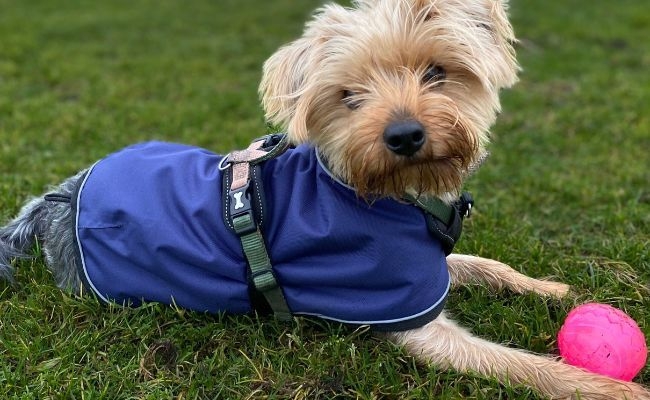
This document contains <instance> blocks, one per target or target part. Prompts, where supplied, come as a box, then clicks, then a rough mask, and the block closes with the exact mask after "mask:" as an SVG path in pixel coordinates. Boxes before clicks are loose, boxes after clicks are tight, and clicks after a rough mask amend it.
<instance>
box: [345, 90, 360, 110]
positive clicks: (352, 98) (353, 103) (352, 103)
mask: <svg viewBox="0 0 650 400" xmlns="http://www.w3.org/2000/svg"><path fill="white" fill-rule="evenodd" d="M356 95H357V93H355V92H353V91H351V90H344V91H343V104H345V105H346V106H347V107H348V108H349V109H350V110H356V109H357V108H359V107H361V100H359V99H358V98H356Z"/></svg>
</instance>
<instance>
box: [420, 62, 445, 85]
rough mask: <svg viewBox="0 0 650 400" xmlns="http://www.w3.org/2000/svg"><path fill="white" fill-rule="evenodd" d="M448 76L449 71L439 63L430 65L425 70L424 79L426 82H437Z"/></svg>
mask: <svg viewBox="0 0 650 400" xmlns="http://www.w3.org/2000/svg"><path fill="white" fill-rule="evenodd" d="M446 77H447V72H445V69H444V68H442V67H441V66H439V65H430V66H429V68H427V70H426V71H425V72H424V76H423V77H422V81H423V82H424V83H436V82H440V81H443V80H445V78H446Z"/></svg>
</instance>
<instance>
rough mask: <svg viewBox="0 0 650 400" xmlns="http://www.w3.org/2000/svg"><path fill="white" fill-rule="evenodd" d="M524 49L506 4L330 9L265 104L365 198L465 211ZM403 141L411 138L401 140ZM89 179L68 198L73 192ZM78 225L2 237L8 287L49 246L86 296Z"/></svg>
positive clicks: (500, 368)
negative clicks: (461, 198) (420, 198)
mask: <svg viewBox="0 0 650 400" xmlns="http://www.w3.org/2000/svg"><path fill="white" fill-rule="evenodd" d="M514 40H515V39H514V35H513V31H512V28H511V26H510V24H509V22H508V20H507V17H506V4H504V2H502V1H500V0H358V1H356V2H355V3H354V6H353V7H352V8H344V7H341V6H338V5H335V4H330V5H326V6H324V7H322V8H321V9H319V10H318V11H317V12H316V14H315V16H314V18H313V19H312V20H311V21H310V22H309V23H308V24H307V26H306V29H305V32H304V34H303V36H302V37H300V38H299V39H297V40H295V41H294V42H292V43H290V44H288V45H286V46H284V47H282V48H281V49H280V50H278V51H277V52H276V53H275V54H274V55H273V56H272V57H271V58H270V59H269V60H268V61H267V62H266V64H265V65H264V74H263V80H262V83H261V85H260V94H261V96H262V102H263V106H264V109H265V111H266V116H267V118H268V120H269V121H271V122H273V123H275V124H277V125H279V126H282V127H283V128H285V129H286V131H287V132H288V135H289V137H290V139H291V141H293V142H294V143H296V144H298V143H303V142H310V143H312V144H313V145H315V146H316V148H317V149H318V152H319V154H320V156H321V158H322V159H323V160H325V162H326V163H327V165H328V166H329V167H330V168H331V170H332V172H333V173H334V174H335V175H337V176H338V177H339V178H340V179H341V180H342V181H344V182H346V183H348V184H349V185H351V186H353V187H354V188H355V189H356V190H357V193H358V194H359V196H361V197H365V198H368V199H372V198H376V197H377V196H385V197H393V198H402V197H403V195H404V194H405V193H410V194H412V195H418V194H423V195H427V196H437V197H439V198H441V199H443V200H444V201H452V200H453V199H454V198H456V197H457V195H458V194H459V192H460V190H461V186H462V182H463V180H464V178H465V177H466V176H467V175H468V174H469V173H470V172H471V171H472V170H473V169H475V168H476V167H477V166H478V165H479V164H480V162H481V161H482V160H483V158H484V157H485V154H486V145H487V143H488V141H489V140H488V133H489V128H490V126H491V125H492V124H493V123H494V121H495V118H496V115H497V113H498V112H499V109H500V105H499V98H498V94H499V90H500V89H502V88H505V87H509V86H511V85H512V84H514V83H515V81H516V80H517V78H516V73H517V69H518V67H517V63H516V61H515V56H514V50H513V47H512V43H513V42H514ZM405 126H407V127H408V129H407V131H408V132H406V133H407V135H406V139H405V136H404V135H403V133H404V129H405V128H404V127H405ZM414 127H415V128H414ZM395 130H397V131H398V132H400V135H398V137H397V138H395V137H393V136H391V135H390V134H389V132H394V131H395ZM416 144H417V145H416ZM404 146H406V149H405V148H404ZM78 179H79V176H75V177H72V178H70V179H69V180H67V181H66V182H64V183H63V184H62V185H61V186H60V187H59V188H58V189H57V191H58V192H60V193H64V194H65V193H70V192H71V190H72V188H73V187H74V186H75V183H76V181H77V180H78ZM71 218H72V215H70V208H69V207H68V205H67V204H61V203H53V202H45V201H43V200H42V199H39V198H37V199H34V200H32V201H31V202H29V203H28V204H27V205H26V206H25V207H24V208H23V210H22V211H21V213H20V215H19V216H18V217H16V219H14V220H13V221H11V222H10V223H9V224H7V225H6V226H4V227H2V228H0V275H1V276H2V277H4V278H6V279H11V272H12V271H11V264H10V262H11V259H12V258H14V257H17V256H21V255H23V254H25V252H26V251H28V250H29V248H30V246H31V245H32V242H33V239H34V238H38V240H39V241H40V242H41V244H42V248H43V249H44V251H45V254H46V261H47V263H48V266H49V268H50V269H51V270H52V271H53V274H54V276H55V279H56V281H57V284H58V285H59V286H60V287H62V288H66V289H68V290H72V291H75V292H81V291H82V287H81V284H80V281H79V278H78V277H77V276H76V270H77V269H76V265H74V263H75V261H74V260H75V257H74V249H73V234H72V232H71V228H70V223H69V221H70V219H71ZM447 262H448V268H449V272H450V274H451V278H452V282H453V284H454V285H465V284H483V285H487V286H489V287H491V288H494V289H502V288H507V289H510V290H512V291H514V292H516V293H524V292H535V293H538V294H540V295H543V296H555V297H561V296H565V295H566V294H567V293H568V291H569V287H568V286H567V285H565V284H562V283H556V282H549V281H540V280H536V279H533V278H529V277H527V276H524V275H522V274H520V273H518V272H516V271H515V270H514V269H512V268H510V267H509V266H507V265H505V264H502V263H499V262H498V261H493V260H487V259H483V258H478V257H472V256H466V255H458V254H452V255H450V256H449V257H448V258H447ZM386 337H387V338H388V339H389V340H392V341H394V342H395V343H397V344H399V345H401V346H403V347H404V348H405V349H406V350H407V351H408V352H409V353H410V354H412V355H413V356H414V357H416V358H417V359H418V360H420V361H421V362H423V363H430V364H433V365H435V366H437V367H439V368H453V369H455V370H458V371H474V372H477V373H480V374H484V375H486V376H493V377H496V378H497V379H499V380H500V381H501V382H503V383H506V384H525V385H529V386H531V387H533V388H535V389H536V390H538V391H539V392H540V393H541V394H543V395H545V396H548V397H550V398H554V399H566V398H576V399H577V398H580V399H625V398H627V399H650V392H648V391H647V390H646V389H645V388H643V387H642V386H640V385H638V384H635V383H630V382H622V381H618V380H614V379H610V378H607V377H604V376H600V375H595V374H592V373H589V372H586V371H583V370H581V369H579V368H575V367H572V366H569V365H566V364H563V363H562V362H560V361H558V360H556V359H554V358H551V357H548V356H543V355H535V354H532V353H529V352H526V351H523V350H518V349H514V348H510V347H506V346H502V345H498V344H495V343H491V342H488V341H486V340H483V339H480V338H477V337H474V336H473V335H472V334H470V333H469V332H468V331H467V330H465V329H463V328H461V327H459V326H457V325H456V324H455V323H454V322H453V321H451V320H450V319H449V318H448V317H447V316H446V315H445V314H444V313H443V314H442V315H440V316H439V317H438V318H437V319H436V320H434V321H432V322H430V323H429V324H427V325H425V326H422V327H421V328H418V329H414V330H411V331H405V332H396V333H389V334H386Z"/></svg>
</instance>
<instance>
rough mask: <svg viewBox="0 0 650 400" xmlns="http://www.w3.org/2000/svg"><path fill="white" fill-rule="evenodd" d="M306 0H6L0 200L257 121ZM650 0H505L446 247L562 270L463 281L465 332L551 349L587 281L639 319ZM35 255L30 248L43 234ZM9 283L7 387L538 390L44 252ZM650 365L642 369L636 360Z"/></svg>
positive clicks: (3, 308)
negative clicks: (497, 114)
mask: <svg viewBox="0 0 650 400" xmlns="http://www.w3.org/2000/svg"><path fill="white" fill-rule="evenodd" d="M318 3H319V2H318V1H313V0H309V1H307V0H303V1H300V2H297V1H293V0H275V1H261V0H258V1H255V0H237V1H236V0H220V1H203V0H197V1H192V2H180V1H178V2H175V1H170V0H162V1H154V0H143V1H137V2H131V1H126V0H108V1H102V2H92V1H84V0H56V1H46V0H32V1H23V2H19V1H15V0H0V10H1V11H0V219H2V220H6V219H7V218H9V217H10V216H11V215H13V214H14V213H15V212H16V211H17V210H18V208H19V206H20V204H21V203H22V202H23V201H24V200H25V199H26V198H27V197H28V196H30V195H31V194H37V193H40V192H41V191H43V190H44V188H45V187H46V185H48V184H50V183H54V182H58V181H59V180H61V179H62V178H64V177H67V176H68V175H70V174H72V173H74V172H76V171H77V170H78V169H80V168H82V167H85V166H87V165H88V164H89V163H91V162H93V161H95V160H96V159H97V158H99V157H101V156H103V155H105V154H106V153H108V152H111V151H113V150H116V149H118V148H120V147H122V146H125V145H127V144H131V143H133V142H136V141H140V140H146V139H152V138H156V139H166V140H173V141H179V142H185V143H190V144H196V145H201V146H205V147H207V148H210V149H212V150H215V151H226V150H228V149H231V148H233V147H241V146H243V145H245V144H246V143H247V142H248V141H249V140H250V139H251V138H253V137H256V136H259V135H260V134H261V133H263V132H264V130H265V124H264V121H263V117H262V113H261V111H260V108H259V104H258V100H257V94H256V88H257V84H258V81H259V78H260V71H261V65H262V62H263V61H264V59H265V58H266V57H268V56H269V55H270V54H271V53H272V52H273V51H274V50H275V49H276V48H277V47H278V46H279V45H280V44H282V43H284V42H286V41H288V40H289V39H291V38H293V37H295V36H297V35H298V34H299V32H300V31H301V28H302V23H303V21H304V19H305V17H306V16H307V15H308V13H309V12H310V11H311V10H312V9H313V8H315V7H316V6H317V5H318ZM649 11H650V9H649V8H648V4H647V2H646V1H643V0H636V1H635V0H620V1H604V0H567V1H563V2H549V1H544V0H516V1H513V4H512V6H511V15H512V21H513V25H514V27H515V30H516V32H517V34H518V37H519V38H520V39H521V42H520V43H519V45H518V55H519V59H520V61H521V64H522V66H523V72H522V74H521V82H520V83H519V84H518V86H516V87H515V88H514V89H513V90H510V91H508V92H506V93H504V94H503V106H504V107H503V113H502V115H501V118H500V121H499V123H498V124H497V126H495V127H494V129H493V133H494V137H493V144H492V147H491V154H492V155H491V157H490V158H489V159H488V161H487V162H486V164H485V166H484V167H483V169H482V170H481V171H480V172H479V173H478V174H477V175H475V176H474V177H472V178H471V180H470V181H469V182H468V185H467V186H468V188H469V189H470V190H471V191H472V192H473V194H474V196H475V198H476V199H477V205H476V206H477V207H476V213H475V215H474V217H473V218H472V219H471V220H469V221H468V223H467V224H466V227H465V233H464V238H463V240H462V242H461V244H460V245H459V249H458V250H459V251H461V252H467V253H472V254H480V255H482V256H485V257H490V258H496V259H500V260H502V261H504V262H507V263H509V264H511V265H513V266H516V268H517V269H519V270H521V271H523V272H524V273H526V274H529V275H532V276H554V277H556V278H559V279H562V280H564V281H566V282H568V283H570V284H572V285H574V286H575V288H576V292H577V295H576V296H575V297H574V298H572V299H568V300H566V301H562V302H559V301H551V300H542V299H539V298H536V297H534V296H523V297H522V296H513V295H511V294H509V293H501V294H490V293H488V291H487V290H485V289H483V288H480V287H473V288H467V289H461V290H459V291H457V292H455V293H454V294H453V295H452V297H451V300H450V306H449V309H450V312H451V313H452V314H453V315H455V317H456V318H457V319H458V320H460V321H461V322H462V323H464V324H465V325H466V326H468V327H470V328H471V330H472V331H473V332H475V333H476V334H478V335H480V336H483V337H486V338H489V339H490V340H493V341H497V342H505V343H509V344H511V345H512V346H516V347H522V348H527V349H531V350H534V351H538V352H543V353H553V352H556V351H557V350H556V342H555V335H556V332H557V330H558V329H559V327H560V324H561V322H562V320H563V318H564V317H565V315H566V313H567V312H568V311H569V310H570V309H571V308H572V307H573V306H574V305H575V304H578V303H581V302H584V301H587V300H596V301H601V302H606V303H610V304H613V305H615V306H617V307H620V308H622V309H624V310H626V311H627V312H628V313H630V314H631V315H632V316H633V317H634V318H635V319H636V320H637V321H639V324H640V325H641V327H642V329H643V330H644V332H645V333H646V336H647V337H650V297H649V293H648V292H649V289H648V279H649V278H650V157H649V156H648V153H649V152H650V73H649V71H650V44H649V41H648V38H650V12H649ZM36 251H37V252H38V249H36ZM17 267H18V272H17V274H16V284H15V286H12V287H10V286H7V285H4V286H0V398H3V399H4V398H6V399H13V398H15V399H46V398H57V399H58V398H63V399H68V398H69V399H166V398H170V399H171V398H178V399H195V398H206V399H208V398H210V399H211V398H221V399H245V398H275V399H284V398H295V399H316V398H320V399H330V398H341V399H345V398H359V399H374V398H379V399H401V398H407V399H427V398H432V399H457V398H467V399H538V398H539V397H537V396H536V395H534V394H533V393H532V392H530V391H529V390H528V389H526V388H522V387H507V386H501V385H499V384H497V383H495V382H494V381H491V380H486V379H483V378H479V377H476V376H473V375H466V374H457V373H455V372H444V371H439V370H436V369H434V368H426V367H422V366H418V365H416V363H415V362H414V360H413V359H412V358H410V357H408V356H407V355H405V354H404V353H403V352H401V351H400V349H398V348H395V347H393V346H391V345H389V344H386V343H383V342H381V341H379V340H377V339H374V338H372V337H371V336H370V335H369V334H368V333H367V332H363V331H361V332H356V331H352V330H349V329H346V328H344V327H341V326H338V325H334V324H327V323H324V322H318V321H307V320H302V319H301V320H298V321H297V322H296V323H294V324H289V325H285V324H281V323H275V322H272V321H265V322H264V323H259V321H255V320H253V319H250V318H248V317H219V316H207V315H202V314H197V313H191V312H185V311H181V310H173V309H170V308H166V307H163V306H158V305H150V306H147V307H144V308H140V309H137V310H124V309H119V308H111V309H107V308H106V307H104V306H101V305H99V304H98V303H97V302H96V301H95V300H92V299H86V298H84V299H78V298H73V297H70V296H68V295H66V294H64V293H61V292H60V291H59V290H57V289H55V288H54V287H53V286H52V279H51V277H50V275H49V273H48V272H47V270H46V269H45V267H44V265H43V264H42V263H41V262H40V261H31V260H26V261H22V262H20V263H19V264H18V265H17ZM637 380H638V381H640V382H645V383H646V384H650V370H648V369H645V370H644V371H643V372H642V373H641V375H640V376H639V377H638V378H637Z"/></svg>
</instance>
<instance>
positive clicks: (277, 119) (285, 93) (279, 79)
mask: <svg viewBox="0 0 650 400" xmlns="http://www.w3.org/2000/svg"><path fill="white" fill-rule="evenodd" d="M350 13H351V10H350V9H345V8H343V7H341V6H338V5H335V4H329V5H326V6H324V7H322V8H320V9H319V10H317V11H316V13H315V14H314V18H313V19H312V21H310V22H309V23H308V24H307V26H306V28H305V32H304V33H303V35H302V37H301V38H299V39H297V40H295V41H293V42H291V43H289V44H287V45H285V46H283V47H281V48H280V49H279V50H278V51H277V52H275V53H274V54H273V55H272V56H271V57H270V58H269V59H268V60H267V61H266V62H265V63H264V68H263V72H262V81H261V83H260V87H259V94H260V97H261V99H262V106H263V107H264V113H265V116H266V119H267V121H269V122H271V123H272V124H274V125H277V126H279V127H281V128H283V129H286V130H287V134H288V135H289V138H290V140H291V141H292V142H293V143H301V142H305V141H307V139H308V136H309V116H310V114H311V112H312V109H311V107H312V104H313V97H314V96H315V95H316V94H317V93H318V82H315V79H314V75H315V74H316V73H317V72H318V71H319V67H320V66H321V65H322V63H323V62H324V59H325V57H326V51H325V47H326V45H327V42H328V40H329V39H330V38H332V37H335V36H336V35H337V34H338V33H337V32H336V31H337V27H339V28H340V27H341V26H342V24H343V23H344V22H345V21H346V20H348V19H349V14H350Z"/></svg>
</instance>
